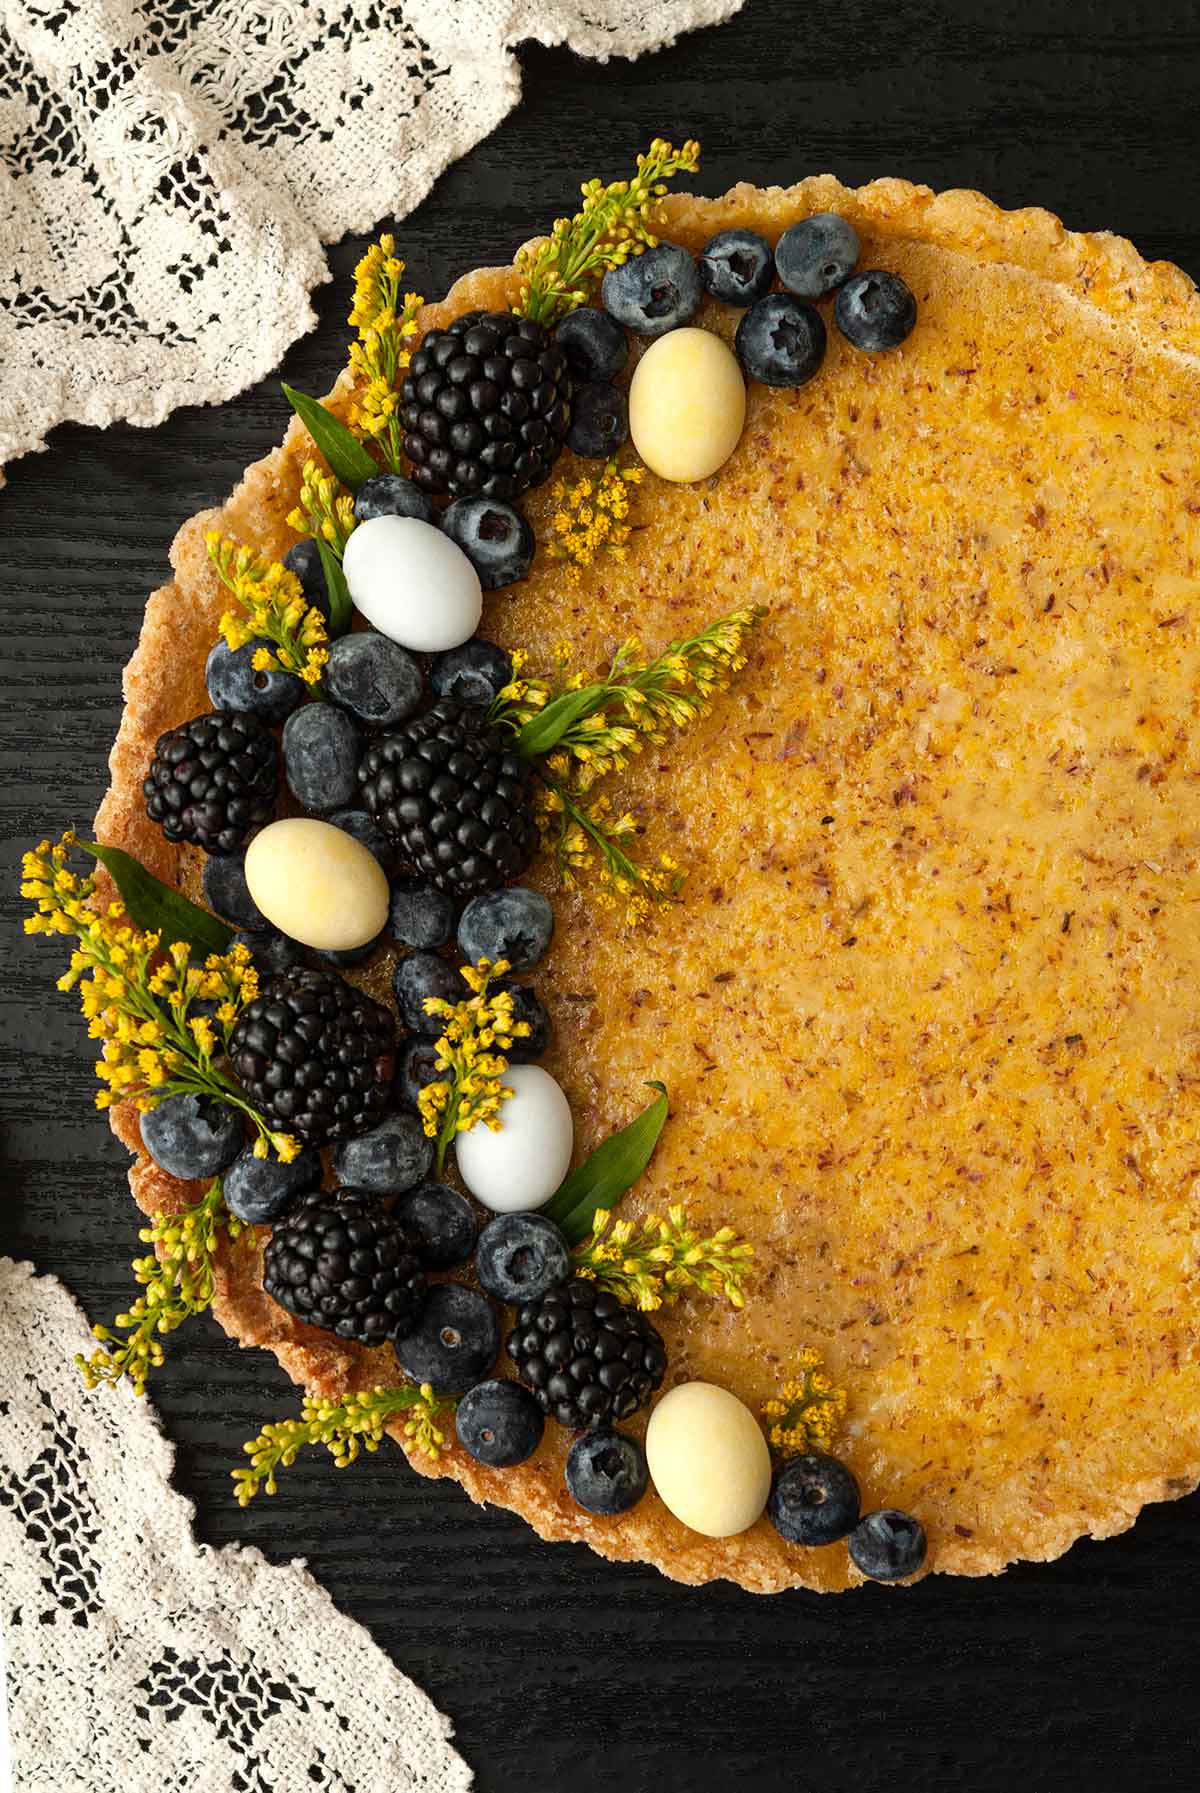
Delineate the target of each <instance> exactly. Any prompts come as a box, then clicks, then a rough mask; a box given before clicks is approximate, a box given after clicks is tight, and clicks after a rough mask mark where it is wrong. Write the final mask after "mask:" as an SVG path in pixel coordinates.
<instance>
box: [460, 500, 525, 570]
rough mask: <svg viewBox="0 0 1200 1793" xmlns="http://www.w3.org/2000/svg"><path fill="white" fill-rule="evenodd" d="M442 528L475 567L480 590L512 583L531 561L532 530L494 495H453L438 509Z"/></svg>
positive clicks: (520, 516)
mask: <svg viewBox="0 0 1200 1793" xmlns="http://www.w3.org/2000/svg"><path fill="white" fill-rule="evenodd" d="M442 528H443V529H444V530H445V532H446V534H447V535H448V536H449V537H450V540H451V541H452V542H457V543H458V546H459V547H460V548H461V549H462V551H463V553H464V554H465V555H466V557H467V559H468V560H469V561H470V563H471V565H472V566H473V567H474V568H475V571H476V572H477V573H478V574H479V583H480V585H482V587H483V589H484V591H495V590H496V589H497V587H498V586H501V585H513V584H515V583H516V581H517V580H518V579H524V577H525V575H526V573H528V571H529V569H530V567H531V566H532V565H533V550H534V539H533V530H532V529H531V528H530V527H529V524H528V523H527V522H526V520H525V518H524V517H523V516H522V515H521V513H520V511H518V510H514V509H513V507H512V505H511V504H502V503H501V502H500V500H499V499H498V498H456V499H455V500H454V503H453V504H451V505H448V506H447V507H446V509H445V510H444V511H443V512H442Z"/></svg>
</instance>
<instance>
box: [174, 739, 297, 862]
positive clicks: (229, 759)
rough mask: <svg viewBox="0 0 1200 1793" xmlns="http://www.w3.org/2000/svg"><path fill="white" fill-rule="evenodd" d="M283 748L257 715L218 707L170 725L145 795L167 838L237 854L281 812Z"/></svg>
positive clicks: (211, 850) (209, 849)
mask: <svg viewBox="0 0 1200 1793" xmlns="http://www.w3.org/2000/svg"><path fill="white" fill-rule="evenodd" d="M278 782H279V749H278V747H277V745H276V742H275V737H274V735H273V734H272V733H271V731H270V729H269V728H267V726H266V725H265V723H262V722H260V721H259V719H258V717H257V716H251V715H248V714H244V713H243V712H241V711H236V710H213V711H212V712H211V713H210V714H209V715H207V716H194V717H193V718H192V720H191V721H190V722H185V723H183V724H182V725H181V726H180V727H179V728H172V729H168V730H167V732H166V734H165V735H160V736H159V737H158V740H157V741H156V742H155V746H154V758H153V759H152V760H151V762H150V771H149V775H148V776H147V778H146V780H145V783H144V784H143V785H142V792H143V795H144V796H145V799H146V814H147V815H148V816H149V817H150V820H151V821H152V822H157V823H158V825H159V827H160V828H161V829H162V831H163V833H164V834H165V835H166V837H167V839H168V840H171V841H178V840H186V841H191V842H192V844H193V845H194V846H197V847H203V848H204V851H205V852H206V853H215V854H223V853H238V852H240V851H241V849H242V848H243V847H244V846H245V844H246V840H247V838H248V836H249V834H250V832H251V830H252V829H253V828H257V827H258V825H259V824H260V823H261V822H269V821H270V820H271V817H272V816H273V814H274V812H275V789H276V786H277V784H278Z"/></svg>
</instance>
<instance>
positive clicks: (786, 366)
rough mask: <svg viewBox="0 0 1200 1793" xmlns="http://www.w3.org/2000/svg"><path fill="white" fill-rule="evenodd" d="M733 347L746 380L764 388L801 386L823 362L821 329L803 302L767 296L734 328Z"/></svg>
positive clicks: (819, 321)
mask: <svg viewBox="0 0 1200 1793" xmlns="http://www.w3.org/2000/svg"><path fill="white" fill-rule="evenodd" d="M733 346H734V348H735V349H736V351H737V358H738V360H739V361H740V362H741V364H742V369H743V371H744V372H745V373H746V374H747V375H748V376H749V378H750V379H752V380H761V381H762V383H763V385H764V386H803V385H804V383H805V381H806V380H811V379H812V377H813V375H814V374H815V373H816V371H817V369H818V368H819V367H820V365H821V363H822V361H823V360H824V359H825V325H824V323H823V322H822V319H821V314H820V312H819V311H815V310H814V309H813V307H812V306H811V305H806V304H805V303H804V301H803V299H794V298H793V297H792V295H791V293H768V294H767V296H766V298H765V299H759V300H758V301H757V302H756V303H755V304H753V305H752V306H751V307H750V309H749V311H748V312H747V313H746V315H745V317H744V318H743V319H742V321H741V323H740V324H739V325H738V327H737V335H736V336H735V337H734V343H733Z"/></svg>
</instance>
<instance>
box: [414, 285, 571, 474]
mask: <svg viewBox="0 0 1200 1793" xmlns="http://www.w3.org/2000/svg"><path fill="white" fill-rule="evenodd" d="M400 419H401V422H402V423H403V425H404V430H405V436H404V452H405V454H406V455H407V456H408V458H409V460H410V461H411V462H412V469H413V475H412V476H413V479H414V480H415V481H416V483H417V485H418V486H419V487H420V488H421V490H422V491H423V492H449V493H450V494H451V495H452V496H453V497H455V498H471V497H476V496H478V497H481V498H503V499H513V498H516V497H517V496H518V494H519V493H521V492H524V491H525V490H526V489H527V488H528V487H529V486H536V485H540V484H541V482H542V481H543V480H544V479H545V478H546V477H547V475H548V474H549V472H550V469H551V467H553V465H554V463H555V461H556V460H557V459H558V456H559V452H560V450H561V449H562V445H563V438H564V437H565V435H566V433H567V426H568V424H569V423H570V421H571V377H570V374H569V372H568V370H567V358H566V356H565V354H564V353H563V351H562V349H561V348H560V347H559V345H558V343H557V342H556V341H555V340H554V338H553V336H552V335H551V334H550V332H549V331H548V330H546V329H545V328H544V327H543V326H542V325H541V324H535V323H534V322H533V320H532V319H531V318H522V317H517V316H516V315H515V313H513V312H510V311H469V312H468V313H467V314H466V316H465V317H461V318H456V319H455V320H454V322H453V323H452V324H451V325H450V326H449V327H448V328H447V329H445V330H430V331H429V332H428V334H427V335H426V337H425V340H424V341H423V342H422V344H421V346H420V348H419V349H418V350H417V352H416V354H415V355H414V356H413V358H412V361H411V363H410V364H409V368H408V373H407V375H406V376H405V380H404V384H403V386H402V387H401V389H400Z"/></svg>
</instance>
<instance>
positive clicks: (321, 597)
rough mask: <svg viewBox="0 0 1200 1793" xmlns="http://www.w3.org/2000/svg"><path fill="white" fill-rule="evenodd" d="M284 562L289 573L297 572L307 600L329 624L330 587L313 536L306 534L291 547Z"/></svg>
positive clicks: (301, 588)
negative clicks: (326, 582) (326, 581)
mask: <svg viewBox="0 0 1200 1793" xmlns="http://www.w3.org/2000/svg"><path fill="white" fill-rule="evenodd" d="M283 564H284V566H285V567H286V568H287V570H288V572H289V573H295V575H296V577H297V579H299V581H300V590H301V591H302V592H303V593H304V596H305V599H306V601H307V602H308V603H309V604H311V605H312V606H313V608H314V609H316V610H319V611H320V613H321V615H322V616H323V617H324V618H325V622H326V625H328V623H329V615H330V604H329V588H328V586H327V585H326V584H325V568H324V567H323V566H322V565H321V556H320V553H319V552H318V550H317V544H316V543H315V542H314V541H313V539H312V537H311V536H307V535H306V536H305V537H304V538H303V539H302V540H301V541H298V542H297V543H296V545H295V547H294V548H289V549H288V551H287V553H286V554H285V555H284V557H283Z"/></svg>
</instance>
